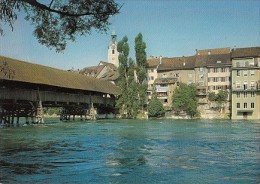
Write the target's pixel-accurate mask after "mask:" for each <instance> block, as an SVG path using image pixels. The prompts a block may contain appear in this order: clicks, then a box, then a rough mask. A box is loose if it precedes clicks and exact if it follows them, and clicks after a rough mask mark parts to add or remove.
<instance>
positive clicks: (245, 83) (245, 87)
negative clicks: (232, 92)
mask: <svg viewBox="0 0 260 184" xmlns="http://www.w3.org/2000/svg"><path fill="white" fill-rule="evenodd" d="M243 86H244V89H247V82H246V81H245V82H244V85H243Z"/></svg>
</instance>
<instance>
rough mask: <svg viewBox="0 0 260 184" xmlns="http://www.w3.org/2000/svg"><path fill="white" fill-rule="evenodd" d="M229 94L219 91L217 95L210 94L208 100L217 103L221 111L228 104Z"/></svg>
mask: <svg viewBox="0 0 260 184" xmlns="http://www.w3.org/2000/svg"><path fill="white" fill-rule="evenodd" d="M227 98H228V92H227V91H226V90H219V91H218V93H217V94H216V93H215V92H210V93H209V96H208V99H209V101H211V102H215V103H216V104H217V107H218V109H219V110H222V108H223V105H224V104H225V103H226V102H227Z"/></svg>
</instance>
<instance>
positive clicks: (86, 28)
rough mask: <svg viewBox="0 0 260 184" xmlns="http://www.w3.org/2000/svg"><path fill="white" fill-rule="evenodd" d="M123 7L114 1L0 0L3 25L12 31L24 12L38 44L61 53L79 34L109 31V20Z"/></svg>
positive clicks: (0, 19)
mask: <svg viewBox="0 0 260 184" xmlns="http://www.w3.org/2000/svg"><path fill="white" fill-rule="evenodd" d="M43 2H44V3H43ZM120 8H121V7H119V5H118V4H117V3H115V2H114V0H98V1H96V0H77V1H75V0H49V1H40V0H0V22H1V23H4V24H8V25H9V26H10V27H11V28H12V30H13V24H14V22H15V21H16V20H17V17H18V16H21V15H23V13H25V15H26V16H25V19H26V20H27V21H30V22H31V24H32V25H33V26H34V27H35V30H34V33H33V34H34V36H35V37H36V38H37V39H38V41H39V43H40V44H43V45H45V46H47V47H48V48H50V49H52V48H55V49H56V51H57V52H61V51H63V50H64V49H65V48H66V44H67V41H68V40H70V41H75V39H76V36H77V35H86V34H90V33H91V31H92V29H96V30H98V31H101V32H106V31H107V29H108V25H109V24H110V23H109V17H110V16H112V15H115V14H118V13H119V10H120ZM3 33H4V31H3V26H2V25H1V24H0V34H1V35H3Z"/></svg>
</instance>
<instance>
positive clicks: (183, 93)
mask: <svg viewBox="0 0 260 184" xmlns="http://www.w3.org/2000/svg"><path fill="white" fill-rule="evenodd" d="M197 93H198V92H197V90H196V86H195V85H194V84H190V85H187V84H184V83H180V84H179V87H177V88H176V89H175V90H174V93H173V109H174V110H175V111H176V112H177V113H179V112H180V111H185V112H186V113H187V114H188V115H190V116H191V117H194V116H195V115H197V114H198V110H197V107H198V99H197Z"/></svg>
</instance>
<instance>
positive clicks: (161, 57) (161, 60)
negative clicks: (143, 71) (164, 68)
mask: <svg viewBox="0 0 260 184" xmlns="http://www.w3.org/2000/svg"><path fill="white" fill-rule="evenodd" d="M159 58H160V64H162V56H160V57H159Z"/></svg>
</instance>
